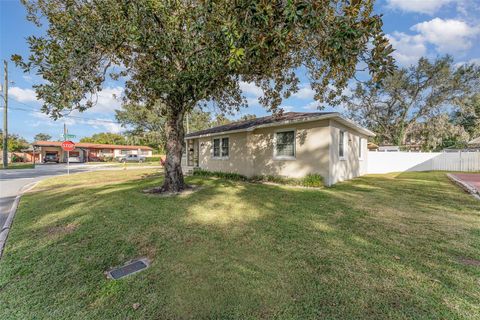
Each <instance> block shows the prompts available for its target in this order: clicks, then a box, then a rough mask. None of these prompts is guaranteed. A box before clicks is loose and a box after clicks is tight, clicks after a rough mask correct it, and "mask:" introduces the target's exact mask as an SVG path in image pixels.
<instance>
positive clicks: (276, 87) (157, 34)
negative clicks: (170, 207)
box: [13, 0, 392, 191]
mask: <svg viewBox="0 0 480 320" xmlns="http://www.w3.org/2000/svg"><path fill="white" fill-rule="evenodd" d="M23 2H24V4H25V5H26V8H27V9H28V19H30V20H31V21H33V22H35V23H37V24H38V25H41V24H42V23H44V24H45V25H46V30H47V32H46V34H45V35H44V36H42V37H35V36H31V37H29V38H28V43H29V45H30V50H31V55H30V56H29V57H28V58H26V59H23V58H22V57H20V56H17V55H15V56H14V57H13V60H14V61H15V62H17V64H18V65H20V66H22V67H23V68H24V70H25V71H30V70H32V69H36V71H37V73H38V74H39V75H41V76H42V77H43V78H44V79H45V80H46V82H45V83H44V84H41V85H37V86H36V87H35V89H36V92H37V96H38V98H40V99H42V100H43V102H44V104H43V111H44V112H46V113H48V114H49V115H51V116H52V117H54V118H58V117H61V116H62V114H64V112H68V111H69V110H71V109H78V110H85V109H87V108H89V107H91V106H92V105H94V103H95V98H96V94H97V93H98V91H100V90H101V88H102V83H103V82H104V81H105V80H106V79H107V78H108V76H113V77H114V78H118V77H125V78H124V79H125V100H126V102H134V103H139V104H142V105H147V106H152V107H153V106H154V105H156V104H157V103H160V104H161V105H163V106H164V108H162V109H161V110H159V111H158V112H159V113H160V114H161V115H162V116H164V117H165V128H164V130H165V134H166V137H167V145H166V149H167V159H166V170H165V180H164V184H163V186H162V187H161V188H158V191H180V190H182V189H183V188H184V187H185V184H184V180H183V175H182V170H181V157H182V152H183V140H184V117H185V114H186V112H188V111H190V110H192V109H193V108H194V107H195V106H196V105H199V104H204V103H209V102H214V103H215V104H216V106H217V107H218V108H220V110H225V111H228V110H237V109H239V108H240V107H243V106H246V99H245V98H244V97H243V96H242V92H241V90H240V87H239V83H240V81H247V82H254V83H255V84H257V85H258V86H260V87H261V88H262V89H263V91H264V95H263V97H262V98H261V100H260V102H261V103H262V105H264V106H265V107H266V108H268V109H269V110H270V111H275V110H276V109H277V108H278V107H279V106H280V104H281V102H282V99H283V98H286V97H289V96H290V95H291V94H292V93H293V92H295V91H296V90H298V82H299V79H298V77H297V76H296V71H297V70H298V69H299V68H301V69H302V70H303V71H306V72H307V73H308V77H309V79H310V81H311V85H312V87H313V88H314V89H315V90H316V93H317V94H316V100H318V101H320V102H321V103H322V102H327V101H333V99H334V98H335V96H336V95H335V94H336V93H337V94H338V93H340V92H341V90H342V89H344V88H345V86H346V85H347V81H348V79H350V78H351V77H352V76H353V75H354V73H355V71H356V70H355V67H356V65H357V64H358V63H359V62H360V61H363V62H365V63H366V65H367V66H368V68H369V69H370V71H371V75H372V76H373V78H374V80H377V79H378V78H381V77H382V75H383V74H385V73H386V72H388V71H390V70H391V66H392V63H391V62H392V60H391V58H390V55H389V54H390V53H391V51H392V48H391V46H390V45H389V44H388V41H387V40H386V38H385V37H384V34H383V33H382V29H381V28H382V21H381V17H380V16H378V15H375V14H374V13H373V2H374V0H350V1H348V0H320V1H319V0H203V1H202V0H91V1H81V0H36V1H27V0H23ZM113 66H115V67H116V69H117V70H118V69H120V70H121V71H120V72H117V73H115V74H110V70H111V68H112V67H113Z"/></svg>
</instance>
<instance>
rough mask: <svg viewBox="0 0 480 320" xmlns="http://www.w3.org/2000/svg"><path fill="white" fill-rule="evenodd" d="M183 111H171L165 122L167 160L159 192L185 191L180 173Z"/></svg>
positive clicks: (182, 143) (181, 173) (183, 135)
mask: <svg viewBox="0 0 480 320" xmlns="http://www.w3.org/2000/svg"><path fill="white" fill-rule="evenodd" d="M183 117H184V112H183V111H171V113H169V114H168V115H167V121H166V122H165V134H166V137H167V144H166V150H167V159H166V161H165V180H164V182H163V185H162V187H161V188H160V190H159V192H180V191H182V190H184V189H185V181H184V180H183V172H182V154H183V145H184V137H185V131H184V127H183Z"/></svg>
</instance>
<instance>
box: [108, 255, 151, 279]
mask: <svg viewBox="0 0 480 320" xmlns="http://www.w3.org/2000/svg"><path fill="white" fill-rule="evenodd" d="M148 266H149V261H148V260H147V259H138V260H132V261H130V262H128V263H127V264H125V265H124V266H122V267H119V268H115V269H112V270H110V271H107V272H106V274H107V277H108V278H109V279H113V280H117V279H120V278H123V277H126V276H128V275H131V274H133V273H137V272H140V271H142V270H144V269H146V268H148Z"/></svg>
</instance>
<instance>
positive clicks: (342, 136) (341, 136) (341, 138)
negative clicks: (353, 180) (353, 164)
mask: <svg viewBox="0 0 480 320" xmlns="http://www.w3.org/2000/svg"><path fill="white" fill-rule="evenodd" d="M346 140H347V131H346V130H342V129H339V133H338V145H337V146H338V158H339V159H340V160H347V148H346V146H347V143H346V142H348V140H347V141H346ZM340 150H342V154H340Z"/></svg>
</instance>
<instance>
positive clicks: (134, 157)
mask: <svg viewBox="0 0 480 320" xmlns="http://www.w3.org/2000/svg"><path fill="white" fill-rule="evenodd" d="M117 161H118V162H123V163H125V162H145V156H141V155H138V154H127V155H124V156H120V157H117Z"/></svg>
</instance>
